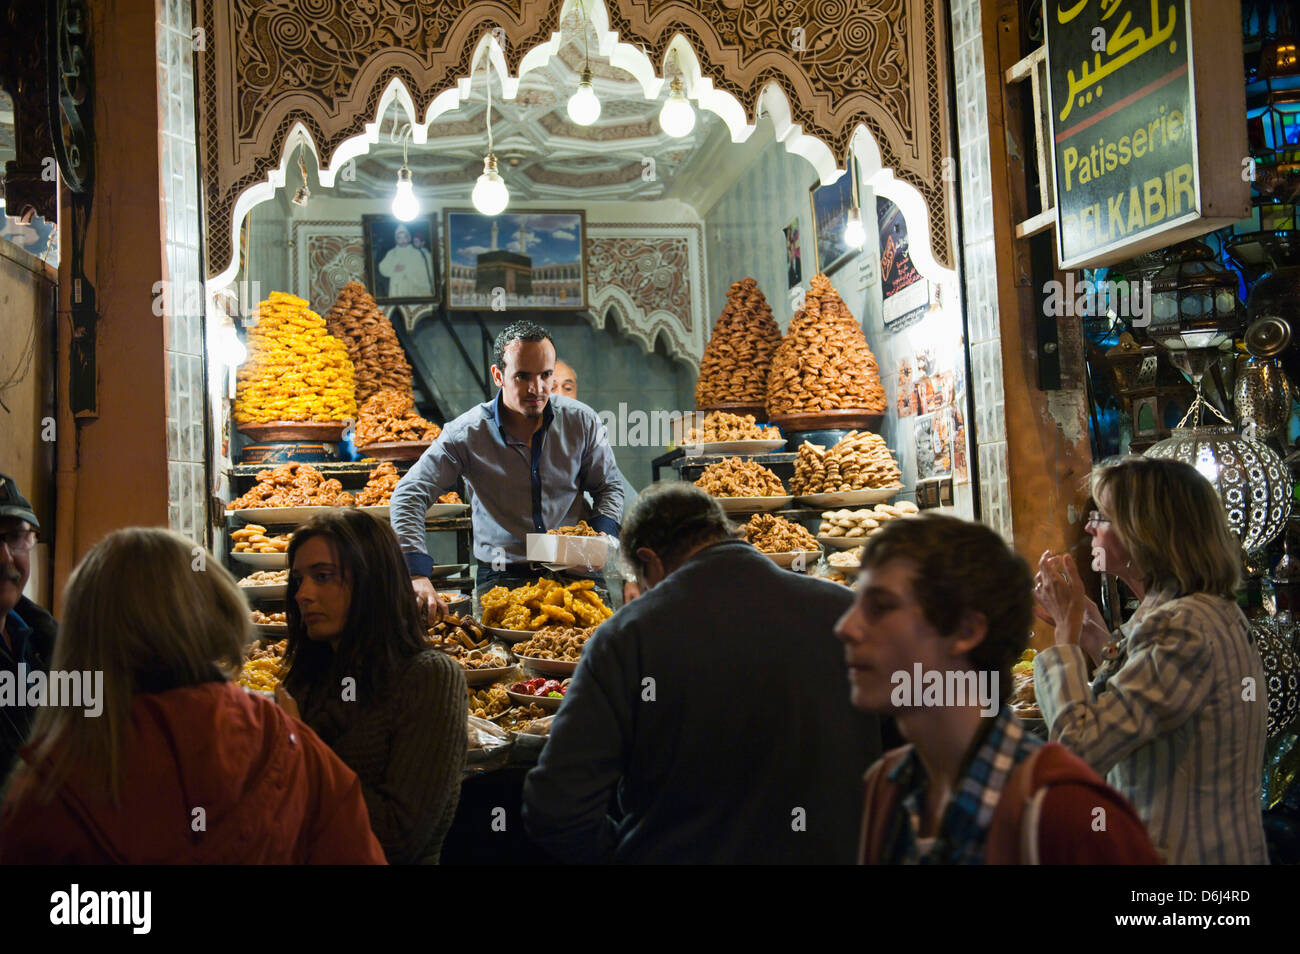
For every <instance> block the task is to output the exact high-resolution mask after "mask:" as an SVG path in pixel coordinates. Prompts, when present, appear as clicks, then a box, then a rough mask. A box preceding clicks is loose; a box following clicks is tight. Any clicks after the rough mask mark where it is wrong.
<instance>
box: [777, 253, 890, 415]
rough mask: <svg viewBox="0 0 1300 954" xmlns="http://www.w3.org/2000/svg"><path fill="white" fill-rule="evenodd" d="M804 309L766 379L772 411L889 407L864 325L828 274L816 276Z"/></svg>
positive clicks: (876, 409) (880, 409)
mask: <svg viewBox="0 0 1300 954" xmlns="http://www.w3.org/2000/svg"><path fill="white" fill-rule="evenodd" d="M811 284H812V287H811V289H810V290H809V292H808V295H807V297H806V298H805V299H804V306H803V308H802V309H801V310H800V311H799V313H798V314H796V315H795V316H794V319H793V320H792V321H791V322H790V327H789V329H788V330H787V331H786V335H785V340H784V341H782V342H781V347H780V349H778V351H777V353H776V357H775V358H773V359H772V371H771V373H770V374H768V377H767V413H768V414H772V415H776V414H803V413H808V412H814V411H834V410H848V409H851V408H852V409H862V410H866V411H870V412H871V413H873V414H883V413H884V411H885V408H886V406H887V402H886V401H885V389H884V388H883V387H882V386H881V384H880V368H879V367H878V366H877V365H876V356H875V355H873V354H872V353H871V349H870V348H869V347H867V338H866V336H865V335H864V334H863V333H862V326H861V325H860V324H859V323H858V320H857V319H856V318H854V317H853V314H852V313H851V312H850V311H849V309H848V306H847V305H845V304H844V300H843V299H841V298H840V296H839V294H838V293H837V292H836V291H835V289H834V288H833V287H831V282H830V279H829V278H827V277H826V276H825V275H815V276H813V279H812V283H811Z"/></svg>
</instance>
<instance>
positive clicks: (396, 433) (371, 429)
mask: <svg viewBox="0 0 1300 954" xmlns="http://www.w3.org/2000/svg"><path fill="white" fill-rule="evenodd" d="M441 433H442V428H441V427H439V426H438V425H437V424H433V423H431V422H429V421H426V420H425V419H424V418H422V417H420V415H419V414H416V413H415V400H414V398H412V397H411V395H410V390H409V388H408V390H407V392H406V393H403V392H401V391H398V390H394V389H387V388H386V389H385V390H383V391H376V392H375V393H374V394H372V395H371V396H370V397H368V398H367V399H366V402H365V403H364V404H362V405H361V415H360V417H358V418H357V434H356V445H357V446H358V447H365V446H367V445H369V444H384V443H389V442H391V441H436V440H437V439H438V435H439V434H441Z"/></svg>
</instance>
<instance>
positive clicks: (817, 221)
mask: <svg viewBox="0 0 1300 954" xmlns="http://www.w3.org/2000/svg"><path fill="white" fill-rule="evenodd" d="M853 175H854V169H853V164H852V163H850V164H849V171H848V172H846V173H844V175H842V176H840V177H839V178H838V179H837V180H835V182H834V184H832V185H828V186H823V185H818V184H816V183H814V184H813V187H812V189H810V190H809V198H810V201H811V203H812V217H813V249H814V251H815V254H816V261H815V262H814V263H813V264H814V265H815V266H816V268H817V271H819V272H821V273H822V274H823V275H829V274H830V273H831V272H833V271H835V270H836V269H837V268H839V267H840V266H841V265H843V264H844V263H845V262H847V261H848V260H849V259H851V258H852V257H853V256H854V255H856V254H858V252H859V249H856V248H852V247H850V246H849V245H848V243H846V242H845V241H844V226H845V225H846V224H847V223H848V220H849V212H851V211H852V210H853Z"/></svg>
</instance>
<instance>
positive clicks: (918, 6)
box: [195, 0, 952, 275]
mask: <svg viewBox="0 0 1300 954" xmlns="http://www.w3.org/2000/svg"><path fill="white" fill-rule="evenodd" d="M561 6H562V3H561V0H516V2H514V3H505V2H502V0H352V2H346V3H345V2H343V0H198V25H199V26H201V27H202V28H203V29H204V30H205V37H206V51H205V52H204V53H202V54H199V55H198V56H196V58H195V59H196V68H197V70H198V73H199V83H200V97H199V98H200V102H199V115H200V124H201V132H200V140H201V142H200V148H201V150H202V154H203V169H204V177H205V183H204V203H205V218H206V226H207V242H206V255H207V266H208V273H209V274H210V275H211V274H216V273H220V272H221V271H222V270H223V269H225V268H226V267H227V264H228V263H229V262H230V261H231V260H232V239H233V226H234V210H235V203H236V201H237V199H238V198H239V196H240V195H241V194H243V193H244V192H245V191H246V190H247V189H249V188H250V187H251V186H254V185H257V184H259V183H263V182H265V181H266V180H267V178H268V175H269V174H270V173H271V171H272V170H273V169H275V168H277V167H278V166H279V165H280V161H281V157H282V156H283V154H284V149H285V143H286V139H287V137H288V136H289V134H290V131H291V129H292V128H293V127H294V126H295V124H297V123H301V124H302V125H303V126H304V127H305V128H306V129H307V131H308V133H309V135H310V136H311V137H312V139H313V141H314V142H315V145H316V148H317V150H318V152H319V153H320V155H321V156H322V157H325V158H326V160H328V158H329V157H331V156H332V155H333V154H334V152H335V150H336V149H337V148H338V146H339V145H340V144H341V143H342V142H344V140H347V139H350V138H352V137H355V136H358V135H360V134H362V133H363V132H364V131H365V128H366V124H367V123H373V122H374V121H375V118H376V117H375V112H376V109H377V107H378V103H379V100H380V97H381V96H382V94H383V92H384V90H385V89H386V88H387V86H388V85H389V83H390V82H391V81H392V80H393V79H394V78H400V79H401V81H402V83H403V84H404V85H405V87H406V89H407V90H408V91H409V92H410V95H411V98H412V100H413V102H414V105H415V109H416V112H417V114H418V115H420V116H423V115H425V112H426V111H427V110H428V108H429V105H430V103H431V102H432V101H433V99H434V98H435V97H436V96H438V95H439V94H441V93H444V92H445V91H447V90H449V89H451V88H452V87H453V86H454V85H455V84H456V82H457V80H458V79H459V78H461V77H466V76H469V75H470V65H471V57H472V54H473V51H474V49H475V48H476V46H477V44H478V42H479V40H480V39H481V38H482V37H483V35H484V34H485V33H486V32H489V31H493V30H494V29H495V30H499V31H500V32H499V33H498V36H499V37H502V38H503V39H504V46H505V57H506V65H507V67H508V69H509V71H510V74H511V75H512V76H518V75H519V66H520V62H521V60H522V59H523V57H524V55H525V54H526V53H527V52H528V51H530V50H532V49H534V48H535V47H537V46H539V45H541V44H543V43H546V42H547V41H549V40H550V39H551V37H552V34H553V33H555V32H557V31H558V30H559V28H560V14H561ZM605 8H606V10H607V12H608V19H609V27H610V29H611V30H612V31H614V32H616V33H617V34H618V37H619V39H620V41H622V42H625V43H629V44H632V45H633V46H636V47H639V48H641V49H642V50H644V51H645V53H646V54H647V55H648V56H649V57H650V58H651V60H652V61H653V62H654V63H656V64H662V63H663V62H664V59H665V56H666V53H667V50H668V47H669V44H670V42H671V41H672V40H673V38H674V37H675V36H676V35H678V34H681V35H682V36H683V37H685V39H686V40H687V41H688V42H689V43H690V45H691V48H692V49H693V50H694V52H695V54H696V56H697V57H698V58H699V62H700V67H701V71H702V74H703V75H704V76H705V77H708V78H709V79H711V80H712V83H713V86H714V88H716V89H718V90H722V91H724V92H726V93H729V94H730V95H731V96H733V97H735V99H736V100H737V101H738V102H739V103H740V104H741V106H742V107H743V109H744V111H745V115H746V118H747V120H748V122H750V123H753V122H755V120H756V118H757V115H758V111H759V100H760V95H761V94H762V92H763V90H764V88H765V87H766V86H767V85H768V84H769V83H776V84H777V85H778V86H779V87H780V89H781V90H782V92H783V93H784V95H785V98H786V99H787V100H788V102H789V107H790V114H791V116H790V118H791V121H792V122H793V123H794V124H796V125H797V126H799V127H801V128H802V131H803V133H804V134H806V135H809V136H814V137H816V138H817V139H820V140H821V141H822V142H824V143H825V144H826V145H827V146H828V147H829V148H830V149H831V150H832V152H833V153H834V155H835V157H836V158H837V160H838V162H839V163H840V165H841V166H842V165H844V160H845V157H846V156H847V154H848V151H849V147H850V141H851V138H852V136H853V134H854V131H855V130H856V129H857V127H858V126H859V125H865V126H866V127H867V128H868V129H869V130H870V132H871V134H872V136H873V137H874V139H875V141H876V144H877V145H878V147H879V149H880V153H881V160H882V163H883V165H884V166H886V167H888V168H890V169H893V170H894V173H895V175H896V176H897V177H898V178H899V179H901V180H903V181H905V182H907V183H909V184H911V185H912V186H913V187H915V188H916V189H917V190H918V191H919V192H920V194H921V195H922V197H923V198H924V199H925V202H926V205H927V206H928V210H929V215H930V222H931V236H930V239H931V244H932V247H933V251H934V255H935V258H936V259H937V260H938V262H939V263H940V264H942V265H945V266H951V265H952V242H951V233H950V215H949V205H948V201H947V199H946V196H945V191H944V182H943V176H942V159H943V153H944V148H945V146H944V144H945V141H946V135H947V130H946V125H947V122H946V120H947V108H946V105H945V100H944V96H945V91H946V88H947V83H946V80H945V78H944V77H943V74H942V70H943V63H944V62H945V60H946V54H945V52H944V51H945V46H946V41H945V40H944V35H943V25H942V17H941V4H939V3H938V2H937V0H871V2H870V3H865V2H862V0H757V2H755V0H691V2H682V0H605ZM660 75H662V68H661V69H660Z"/></svg>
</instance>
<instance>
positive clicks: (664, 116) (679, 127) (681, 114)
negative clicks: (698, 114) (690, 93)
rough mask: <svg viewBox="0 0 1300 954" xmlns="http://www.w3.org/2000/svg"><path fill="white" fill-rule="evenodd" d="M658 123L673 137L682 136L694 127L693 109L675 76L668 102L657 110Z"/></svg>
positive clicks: (680, 82)
mask: <svg viewBox="0 0 1300 954" xmlns="http://www.w3.org/2000/svg"><path fill="white" fill-rule="evenodd" d="M659 125H660V126H662V127H663V129H664V132H666V133H667V134H668V135H670V136H672V137H673V138H675V139H680V138H682V136H685V135H686V134H687V133H689V132H690V131H691V130H692V129H694V128H695V110H694V109H692V108H691V104H690V103H689V102H687V99H686V94H685V93H683V92H682V81H681V80H680V79H679V78H677V77H676V76H674V77H673V82H672V86H671V87H670V92H669V93H668V102H666V103H664V108H663V109H661V110H660V111H659Z"/></svg>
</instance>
